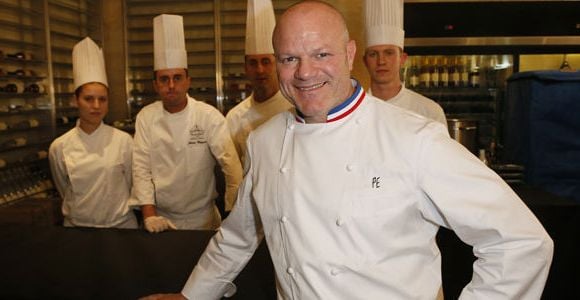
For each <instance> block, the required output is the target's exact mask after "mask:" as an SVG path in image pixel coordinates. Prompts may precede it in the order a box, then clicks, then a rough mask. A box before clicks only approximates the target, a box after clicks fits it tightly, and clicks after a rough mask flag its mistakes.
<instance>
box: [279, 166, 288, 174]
mask: <svg viewBox="0 0 580 300" xmlns="http://www.w3.org/2000/svg"><path fill="white" fill-rule="evenodd" d="M280 172H282V173H286V172H288V168H286V167H282V168H280Z"/></svg>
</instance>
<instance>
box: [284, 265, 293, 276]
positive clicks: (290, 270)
mask: <svg viewBox="0 0 580 300" xmlns="http://www.w3.org/2000/svg"><path fill="white" fill-rule="evenodd" d="M286 272H288V274H290V275H294V269H292V267H290V268H288V269H286Z"/></svg>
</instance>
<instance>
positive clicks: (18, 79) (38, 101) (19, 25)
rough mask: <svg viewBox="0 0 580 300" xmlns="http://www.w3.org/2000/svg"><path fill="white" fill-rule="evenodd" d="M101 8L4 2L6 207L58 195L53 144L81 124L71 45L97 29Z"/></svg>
mask: <svg viewBox="0 0 580 300" xmlns="http://www.w3.org/2000/svg"><path fill="white" fill-rule="evenodd" d="M99 6H100V1H91V0H3V1H1V3H0V20H1V21H0V206H2V209H4V208H6V207H8V206H10V207H16V206H18V205H20V204H18V203H24V202H27V201H28V200H30V199H33V198H50V199H54V198H55V191H54V188H53V184H52V181H51V176H50V169H49V166H48V148H49V146H50V143H51V142H52V141H53V140H54V138H55V137H56V136H58V135H60V134H62V133H64V132H65V131H66V130H68V129H70V128H72V126H74V124H75V121H76V118H77V113H76V108H74V107H73V106H71V103H72V101H71V99H72V95H73V90H72V82H73V80H72V64H71V63H70V61H71V58H70V57H71V55H72V47H73V46H74V44H75V43H76V42H78V41H80V40H81V39H82V38H84V37H85V36H87V35H90V34H92V33H98V30H94V28H97V29H98V24H99V23H98V22H99V17H98V13H99V10H98V7H99ZM97 36H98V35H97ZM97 40H98V39H97ZM33 202H34V201H32V202H30V203H33ZM27 203H28V202H27ZM43 205H44V204H43Z"/></svg>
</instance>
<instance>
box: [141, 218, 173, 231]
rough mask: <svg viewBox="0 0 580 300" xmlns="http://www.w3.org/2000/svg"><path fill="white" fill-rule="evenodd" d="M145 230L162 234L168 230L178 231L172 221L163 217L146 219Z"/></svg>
mask: <svg viewBox="0 0 580 300" xmlns="http://www.w3.org/2000/svg"><path fill="white" fill-rule="evenodd" d="M145 229H147V231H149V232H152V233H157V232H162V231H165V230H168V229H173V230H175V229H177V227H175V225H173V223H171V221H169V220H168V219H166V218H165V217H162V216H151V217H147V218H146V219H145Z"/></svg>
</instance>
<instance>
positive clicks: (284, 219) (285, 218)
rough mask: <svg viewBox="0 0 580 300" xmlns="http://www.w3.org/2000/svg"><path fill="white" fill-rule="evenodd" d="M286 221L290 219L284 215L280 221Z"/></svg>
mask: <svg viewBox="0 0 580 300" xmlns="http://www.w3.org/2000/svg"><path fill="white" fill-rule="evenodd" d="M286 221H288V218H287V217H286V216H283V217H282V218H281V219H280V222H282V223H286Z"/></svg>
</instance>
